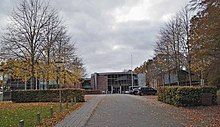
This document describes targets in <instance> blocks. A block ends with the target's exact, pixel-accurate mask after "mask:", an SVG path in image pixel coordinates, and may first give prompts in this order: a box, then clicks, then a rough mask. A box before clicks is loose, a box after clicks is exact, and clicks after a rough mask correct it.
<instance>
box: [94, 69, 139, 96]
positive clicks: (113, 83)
mask: <svg viewBox="0 0 220 127" xmlns="http://www.w3.org/2000/svg"><path fill="white" fill-rule="evenodd" d="M132 82H133V83H132ZM132 85H133V86H138V76H137V74H135V73H132V72H131V71H127V72H106V73H94V74H92V75H91V86H92V90H99V91H105V92H106V93H124V92H125V91H128V90H129V86H132Z"/></svg>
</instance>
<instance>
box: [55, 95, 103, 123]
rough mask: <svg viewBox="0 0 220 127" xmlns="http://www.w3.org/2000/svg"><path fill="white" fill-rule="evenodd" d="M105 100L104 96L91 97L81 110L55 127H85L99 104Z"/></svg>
mask: <svg viewBox="0 0 220 127" xmlns="http://www.w3.org/2000/svg"><path fill="white" fill-rule="evenodd" d="M103 98H104V96H103V95H98V96H93V97H91V98H90V99H89V100H88V101H87V102H86V103H85V104H84V105H83V106H82V107H81V108H80V109H78V110H76V111H74V112H72V113H71V114H70V115H68V116H67V117H66V118H64V119H63V120H62V121H61V122H59V123H58V124H57V125H56V126H55V127H83V126H85V124H86V122H87V121H88V119H89V118H90V116H91V115H92V112H93V111H94V109H95V108H96V106H97V105H98V103H99V102H100V101H101V100H102V99H103Z"/></svg>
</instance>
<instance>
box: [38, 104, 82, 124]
mask: <svg viewBox="0 0 220 127" xmlns="http://www.w3.org/2000/svg"><path fill="white" fill-rule="evenodd" d="M82 105H83V103H77V104H75V105H73V106H70V107H69V108H68V109H66V110H65V111H63V112H56V113H55V114H54V117H53V118H48V119H44V120H43V122H42V123H41V124H40V125H39V126H37V127H53V126H55V125H56V124H57V123H58V122H60V121H61V120H63V119H64V118H65V117H66V116H67V115H69V114H70V113H71V112H73V111H74V110H76V109H78V108H80V107H81V106H82Z"/></svg>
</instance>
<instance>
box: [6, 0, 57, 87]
mask: <svg viewBox="0 0 220 127" xmlns="http://www.w3.org/2000/svg"><path fill="white" fill-rule="evenodd" d="M54 17H56V11H54V10H52V9H50V7H49V3H47V2H41V1H40V0H28V1H27V0H23V1H21V2H20V3H19V5H18V6H17V8H16V9H15V10H14V11H13V13H12V14H11V23H10V24H9V26H8V27H7V31H6V32H5V34H4V35H3V37H2V38H3V39H2V42H3V48H2V51H3V52H4V54H6V55H7V56H6V58H19V59H24V60H26V61H30V64H31V88H33V84H34V75H35V69H34V67H35V64H36V62H37V61H38V60H39V58H40V56H41V54H42V53H41V50H42V44H43V43H44V42H45V40H47V38H45V30H46V29H47V27H49V25H50V23H51V21H52V19H54ZM46 33H47V32H46Z"/></svg>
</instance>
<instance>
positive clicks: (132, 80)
mask: <svg viewBox="0 0 220 127" xmlns="http://www.w3.org/2000/svg"><path fill="white" fill-rule="evenodd" d="M132 64H133V63H132V54H131V86H132V88H133V86H134V78H133V71H132V68H133V66H132Z"/></svg>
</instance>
